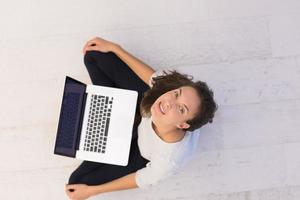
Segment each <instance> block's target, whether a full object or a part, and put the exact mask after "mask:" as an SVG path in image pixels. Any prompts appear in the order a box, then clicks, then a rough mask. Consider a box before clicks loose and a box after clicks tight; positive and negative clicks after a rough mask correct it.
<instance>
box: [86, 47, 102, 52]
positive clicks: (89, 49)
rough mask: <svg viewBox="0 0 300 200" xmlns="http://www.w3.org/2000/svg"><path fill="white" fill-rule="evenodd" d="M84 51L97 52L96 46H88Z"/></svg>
mask: <svg viewBox="0 0 300 200" xmlns="http://www.w3.org/2000/svg"><path fill="white" fill-rule="evenodd" d="M86 51H99V49H98V47H97V46H89V47H86V48H85V52H86Z"/></svg>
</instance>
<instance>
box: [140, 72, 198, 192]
mask: <svg viewBox="0 0 300 200" xmlns="http://www.w3.org/2000/svg"><path fill="white" fill-rule="evenodd" d="M157 74H158V73H155V74H154V75H152V76H151V79H150V81H151V80H152V77H154V76H156V75H157ZM151 86H152V85H151ZM194 132H195V131H194ZM194 132H189V131H187V132H186V134H185V136H184V138H183V139H182V140H181V141H179V142H176V143H167V142H165V141H163V140H162V139H161V138H160V137H159V136H158V135H157V134H156V133H155V131H154V130H153V127H152V119H151V117H150V118H142V120H141V123H140V124H139V127H138V146H139V149H140V152H141V155H142V156H143V157H144V158H146V159H147V160H149V161H150V162H148V163H147V165H146V167H144V168H142V169H140V170H138V171H137V172H136V183H137V185H138V187H140V188H147V187H149V186H151V185H154V184H156V183H158V182H160V181H162V180H164V179H166V178H167V177H169V176H170V175H173V174H175V173H177V172H178V171H179V170H180V169H181V168H182V167H183V166H184V165H185V164H186V163H187V161H188V160H189V159H190V158H191V156H192V154H193V153H194V152H195V150H196V148H197V144H198V138H199V133H197V132H195V133H194Z"/></svg>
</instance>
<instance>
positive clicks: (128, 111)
mask: <svg viewBox="0 0 300 200" xmlns="http://www.w3.org/2000/svg"><path fill="white" fill-rule="evenodd" d="M137 97H138V93H137V91H133V90H127V89H119V88H113V87H105V86H97V85H86V84H84V83H82V82H80V81H78V80H75V79H73V78H71V77H69V76H66V79H65V86H64V92H63V98H62V104H61V110H60V116H59V122H58V128H57V134H56V141H55V147H54V154H57V155H62V156H68V157H73V158H76V159H80V160H87V161H94V162H100V163H107V164H113V165H120V166H126V165H127V164H128V159H129V152H130V145H131V138H132V130H133V124H134V118H135V111H136V104H137Z"/></svg>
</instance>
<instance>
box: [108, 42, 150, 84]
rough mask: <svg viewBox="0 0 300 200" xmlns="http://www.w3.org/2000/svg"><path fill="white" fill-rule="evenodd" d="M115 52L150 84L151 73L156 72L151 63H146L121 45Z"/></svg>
mask: <svg viewBox="0 0 300 200" xmlns="http://www.w3.org/2000/svg"><path fill="white" fill-rule="evenodd" d="M113 52H114V53H115V54H116V55H117V56H118V57H119V58H120V59H121V60H123V62H125V63H126V64H127V65H128V66H129V67H130V68H131V69H132V71H134V73H135V74H136V75H138V77H140V79H142V80H143V81H144V82H145V83H146V84H147V85H148V84H149V79H150V77H151V75H152V74H153V73H154V72H155V70H154V69H152V68H151V67H150V66H149V65H147V64H145V63H144V62H142V61H141V60H139V59H138V58H136V57H134V56H133V55H131V54H130V53H129V52H127V51H125V50H124V49H123V48H122V47H121V46H119V45H117V46H116V47H115V48H114V49H113Z"/></svg>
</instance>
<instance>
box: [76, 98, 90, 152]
mask: <svg viewBox="0 0 300 200" xmlns="http://www.w3.org/2000/svg"><path fill="white" fill-rule="evenodd" d="M82 98H83V99H82V106H81V108H82V109H81V112H80V118H79V125H78V136H77V141H76V148H75V149H76V150H78V149H79V145H80V138H81V131H82V130H81V129H82V123H83V116H84V110H85V102H86V98H87V93H86V92H85V93H84V94H83V97H82Z"/></svg>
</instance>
